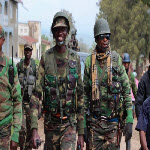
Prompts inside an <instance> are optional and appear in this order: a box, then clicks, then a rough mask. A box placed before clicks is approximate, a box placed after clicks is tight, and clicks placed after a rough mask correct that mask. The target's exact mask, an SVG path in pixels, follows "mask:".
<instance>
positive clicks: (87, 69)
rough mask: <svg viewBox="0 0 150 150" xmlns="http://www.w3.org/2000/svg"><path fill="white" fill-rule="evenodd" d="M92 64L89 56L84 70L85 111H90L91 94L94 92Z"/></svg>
mask: <svg viewBox="0 0 150 150" xmlns="http://www.w3.org/2000/svg"><path fill="white" fill-rule="evenodd" d="M90 63H91V56H88V57H87V59H86V61H85V68H84V77H83V83H84V103H85V111H87V110H88V109H89V102H90V98H91V97H90V93H91V91H92V88H91V85H92V81H91V79H90V68H91V67H90Z"/></svg>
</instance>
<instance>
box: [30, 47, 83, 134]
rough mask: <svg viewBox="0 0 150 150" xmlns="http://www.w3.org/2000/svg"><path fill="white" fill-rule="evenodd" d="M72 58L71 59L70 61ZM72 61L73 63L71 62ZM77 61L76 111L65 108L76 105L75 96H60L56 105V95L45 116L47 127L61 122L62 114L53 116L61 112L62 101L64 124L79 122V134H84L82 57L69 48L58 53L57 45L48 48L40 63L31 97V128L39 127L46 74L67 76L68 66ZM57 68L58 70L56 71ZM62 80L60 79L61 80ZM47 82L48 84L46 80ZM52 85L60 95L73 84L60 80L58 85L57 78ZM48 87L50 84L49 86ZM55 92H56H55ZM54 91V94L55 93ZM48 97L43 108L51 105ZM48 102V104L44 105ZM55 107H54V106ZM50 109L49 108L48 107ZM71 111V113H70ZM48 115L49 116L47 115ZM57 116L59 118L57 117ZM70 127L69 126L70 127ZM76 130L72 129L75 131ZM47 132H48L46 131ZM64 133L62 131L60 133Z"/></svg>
mask: <svg viewBox="0 0 150 150" xmlns="http://www.w3.org/2000/svg"><path fill="white" fill-rule="evenodd" d="M70 60H71V61H70ZM55 61H56V66H57V69H55V63H54V62H55ZM68 62H69V64H68ZM70 62H71V63H70ZM74 62H75V64H76V65H75V66H76V68H77V75H78V78H77V82H76V92H77V108H76V111H71V112H70V109H71V110H72V108H70V107H69V109H67V110H66V109H65V108H68V107H67V105H70V104H73V105H70V106H73V107H74V105H75V103H76V102H75V98H73V99H72V100H73V102H71V101H70V99H69V101H68V100H67V99H65V98H64V97H62V98H61V97H60V98H59V103H58V104H59V105H55V104H56V103H57V101H56V99H55V97H56V96H54V100H53V99H52V100H53V104H54V105H50V106H49V107H50V108H51V109H50V111H48V110H47V111H46V112H45V117H44V124H45V127H46V124H48V123H55V125H56V127H57V126H58V125H59V124H60V123H61V119H60V116H59V117H53V116H55V115H56V114H60V113H61V110H60V103H61V102H62V108H63V110H64V111H63V113H64V116H63V117H65V119H64V120H62V124H64V123H69V125H70V126H74V125H75V124H76V122H77V131H78V133H79V134H84V99H83V83H82V79H81V66H80V59H79V56H78V55H77V54H76V52H74V51H72V50H70V49H67V50H66V52H65V53H63V54H59V53H57V51H56V50H55V47H54V48H52V49H50V50H48V51H47V52H46V53H45V54H44V55H43V56H42V58H41V61H40V65H39V72H38V79H37V80H36V89H35V91H34V93H33V95H32V98H31V128H32V129H33V128H36V129H37V120H38V106H39V99H40V98H41V95H42V91H43V89H42V87H43V88H44V87H45V86H47V85H44V81H45V79H44V76H45V74H47V76H48V77H50V78H51V77H52V78H55V77H56V78H57V79H60V78H63V79H65V81H66V79H68V78H66V77H67V68H68V66H69V65H72V63H74ZM72 67H73V68H74V65H72ZM56 70H57V71H56ZM59 82H60V81H59ZM46 84H48V83H47V82H46ZM50 85H51V86H52V85H53V86H54V87H55V86H58V91H59V96H60V95H63V94H65V95H66V87H67V86H69V87H70V86H72V85H71V84H69V85H66V82H60V83H58V85H56V83H55V80H54V81H52V83H51V84H50ZM47 87H48V86H47ZM50 88H51V89H54V88H52V87H50ZM53 93H55V92H53ZM53 93H52V94H53ZM47 102H48V99H47V100H46V102H45V100H44V101H43V108H45V107H46V106H48V105H49V103H47ZM44 104H46V105H44ZM52 106H53V107H54V109H53V107H52ZM47 109H48V108H47ZM52 110H55V111H57V113H56V114H54V113H52ZM68 111H69V113H68ZM47 115H48V116H47ZM56 118H57V119H56ZM68 129H69V128H68ZM58 130H60V131H61V127H59V129H58ZM73 132H74V131H72V133H73ZM45 133H46V132H45ZM61 134H63V132H62V133H60V135H61Z"/></svg>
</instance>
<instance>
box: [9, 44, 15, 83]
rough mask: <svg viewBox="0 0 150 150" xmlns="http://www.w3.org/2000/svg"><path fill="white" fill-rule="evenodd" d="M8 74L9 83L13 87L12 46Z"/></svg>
mask: <svg viewBox="0 0 150 150" xmlns="http://www.w3.org/2000/svg"><path fill="white" fill-rule="evenodd" d="M8 74H9V83H10V84H11V85H13V84H14V65H13V46H12V64H11V65H10V66H9V69H8Z"/></svg>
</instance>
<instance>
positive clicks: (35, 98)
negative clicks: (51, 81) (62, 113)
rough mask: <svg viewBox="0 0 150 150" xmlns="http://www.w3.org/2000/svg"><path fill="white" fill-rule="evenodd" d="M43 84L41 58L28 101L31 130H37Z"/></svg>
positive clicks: (42, 59) (42, 60)
mask: <svg viewBox="0 0 150 150" xmlns="http://www.w3.org/2000/svg"><path fill="white" fill-rule="evenodd" d="M43 83H44V57H43V56H42V57H41V60H40V64H39V68H38V74H37V79H36V88H35V89H34V90H33V93H32V97H31V101H30V109H31V113H30V117H31V129H38V123H37V121H38V108H39V105H40V99H41V96H42V85H43Z"/></svg>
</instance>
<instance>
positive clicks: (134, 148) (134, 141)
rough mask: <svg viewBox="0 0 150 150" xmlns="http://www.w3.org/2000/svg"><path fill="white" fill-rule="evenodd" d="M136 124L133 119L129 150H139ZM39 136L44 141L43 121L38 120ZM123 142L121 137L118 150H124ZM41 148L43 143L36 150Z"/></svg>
mask: <svg viewBox="0 0 150 150" xmlns="http://www.w3.org/2000/svg"><path fill="white" fill-rule="evenodd" d="M136 124H137V121H136V119H134V123H133V136H132V139H131V150H139V148H140V140H139V132H137V131H136V130H135V126H136ZM39 135H40V137H41V139H42V140H44V139H45V136H44V132H43V119H40V120H39ZM124 141H125V139H124V137H123V138H122V140H121V145H120V146H121V148H120V150H126V143H125V142H124ZM43 146H44V143H43V144H42V145H41V147H39V149H38V150H43Z"/></svg>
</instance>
